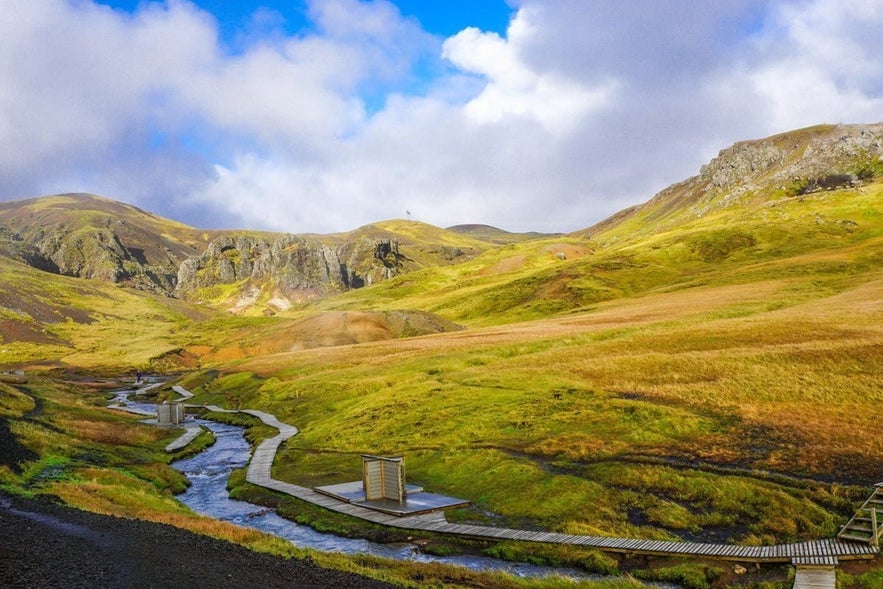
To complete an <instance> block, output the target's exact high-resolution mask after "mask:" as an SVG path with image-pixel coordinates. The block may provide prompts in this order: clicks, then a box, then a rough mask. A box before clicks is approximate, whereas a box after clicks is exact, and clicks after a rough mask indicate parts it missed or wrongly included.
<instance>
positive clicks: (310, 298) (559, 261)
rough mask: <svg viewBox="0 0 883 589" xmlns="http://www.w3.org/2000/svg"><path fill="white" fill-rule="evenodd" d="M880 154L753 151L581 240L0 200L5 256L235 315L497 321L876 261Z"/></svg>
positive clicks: (825, 137)
mask: <svg viewBox="0 0 883 589" xmlns="http://www.w3.org/2000/svg"><path fill="white" fill-rule="evenodd" d="M881 154H883V124H876V125H837V126H831V125H823V126H816V127H810V128H807V129H801V130H797V131H793V132H790V133H784V134H780V135H776V136H773V137H769V138H766V139H760V140H753V141H744V142H740V143H737V144H735V145H733V146H731V147H729V148H727V149H724V150H722V151H721V152H720V154H719V155H718V156H717V157H716V158H714V159H713V160H711V161H710V162H709V163H708V164H706V165H705V166H703V167H702V169H701V170H700V171H699V174H697V175H696V176H694V177H692V178H690V179H687V180H685V181H683V182H680V183H678V184H675V185H673V186H671V187H669V188H667V189H665V190H663V191H661V192H660V193H659V194H657V195H656V196H654V197H653V198H651V199H650V200H649V201H648V202H646V203H645V204H643V205H639V206H636V207H632V208H630V209H627V210H625V211H622V212H620V213H618V214H616V215H614V216H612V217H611V218H609V219H607V220H605V221H603V222H601V223H599V224H596V225H594V226H593V227H589V228H587V229H585V230H583V231H577V232H575V233H572V234H569V235H543V234H534V233H528V234H514V233H509V232H506V231H503V230H500V229H497V228H494V227H491V226H487V225H461V226H455V227H452V228H449V229H441V228H438V227H433V226H431V225H427V224H425V223H419V222H412V221H404V220H391V221H383V222H378V223H374V224H370V225H366V226H364V227H360V228H358V229H356V230H354V231H350V232H346V233H338V234H332V235H315V234H304V235H292V234H284V233H272V232H258V231H203V230H199V229H195V228H193V227H188V226H186V225H183V224H180V223H177V222H175V221H171V220H168V219H162V218H160V217H157V216H155V215H152V214H150V213H147V212H145V211H142V210H140V209H137V208H136V207H132V206H129V205H125V204H122V203H118V202H114V201H112V200H108V199H105V198H101V197H96V196H93V195H82V194H69V195H58V196H53V197H44V198H37V199H30V200H25V201H17V202H10V203H2V204H0V255H3V256H7V257H8V258H10V259H13V260H17V261H19V262H21V263H24V264H27V265H29V266H31V267H33V268H37V269H40V270H43V271H48V272H51V273H55V274H61V275H67V276H73V277H80V278H87V279H95V280H99V281H104V282H107V283H115V284H118V285H122V286H128V287H134V288H137V289H140V290H145V291H149V292H153V293H156V294H160V295H163V296H166V297H173V298H177V299H180V300H182V301H186V302H189V303H196V304H199V305H202V306H203V307H207V308H211V309H216V310H224V311H232V312H234V313H236V314H244V315H253V316H260V315H273V314H279V313H282V314H287V315H289V316H291V317H292V318H296V319H302V318H303V317H304V316H305V315H308V314H310V313H313V312H316V311H323V312H324V311H329V312H338V311H346V312H354V311H370V312H383V313H386V312H390V311H399V310H402V309H412V310H421V311H426V312H430V313H434V314H436V315H438V316H441V317H443V318H444V319H445V320H447V321H451V322H454V323H456V324H461V325H471V326H478V325H499V324H503V323H510V322H513V321H521V320H525V319H537V318H543V317H549V316H554V315H558V314H563V313H573V312H576V311H579V310H583V309H587V308H591V306H593V305H595V304H597V303H599V302H602V301H608V300H613V299H617V298H621V297H631V296H638V295H641V294H644V293H649V292H653V291H655V290H657V289H666V290H672V289H681V288H689V287H690V286H691V285H694V284H696V283H697V281H699V280H705V281H710V280H714V281H721V282H730V283H732V282H735V281H739V280H745V278H744V275H745V274H746V273H748V272H754V273H755V274H756V273H757V272H758V270H757V268H758V267H763V268H764V271H763V272H766V273H769V274H773V273H775V272H777V271H787V272H793V271H794V270H792V269H790V268H792V267H793V266H797V265H799V264H800V263H803V262H798V261H797V260H799V259H803V260H804V261H805V256H808V255H815V256H820V255H821V254H822V252H837V254H836V255H837V256H839V257H843V256H845V255H846V254H845V253H844V252H846V251H849V252H852V253H851V254H849V255H850V256H853V257H856V258H861V257H865V258H870V259H873V258H874V256H877V255H878V253H877V252H878V249H879V243H878V241H877V239H878V238H879V232H880V227H881V220H880V217H879V214H878V213H877V211H879V210H880V208H881V207H880V195H879V193H880V184H879V178H880V176H881V173H883V162H881V160H880V158H881ZM831 255H833V254H831ZM801 256H803V258H801ZM804 268H805V273H806V274H807V275H810V274H812V272H813V271H814V270H812V268H815V266H812V268H810V269H806V268H807V266H805V265H804ZM366 286H372V288H370V289H366V288H363V287H366ZM331 324H335V322H334V321H331V322H329V323H328V325H331ZM381 331H382V329H381ZM332 339H333V338H332ZM343 339H346V337H343ZM286 341H287V340H286ZM285 345H287V343H285V342H283V344H282V346H283V349H285V348H284V346H285ZM292 345H294V344H292Z"/></svg>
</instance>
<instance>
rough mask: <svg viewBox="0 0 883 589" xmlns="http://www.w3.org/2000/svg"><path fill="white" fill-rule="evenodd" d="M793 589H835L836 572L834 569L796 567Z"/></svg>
mask: <svg viewBox="0 0 883 589" xmlns="http://www.w3.org/2000/svg"><path fill="white" fill-rule="evenodd" d="M794 589H837V571H835V570H834V567H831V568H827V569H818V568H806V567H797V574H796V575H794Z"/></svg>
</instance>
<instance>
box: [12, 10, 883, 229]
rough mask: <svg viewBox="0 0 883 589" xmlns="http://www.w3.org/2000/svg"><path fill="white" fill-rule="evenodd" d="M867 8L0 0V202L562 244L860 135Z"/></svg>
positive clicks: (875, 102)
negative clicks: (726, 158) (800, 134)
mask: <svg viewBox="0 0 883 589" xmlns="http://www.w3.org/2000/svg"><path fill="white" fill-rule="evenodd" d="M881 37H883V0H776V1H761V0H721V1H715V2H696V1H693V0H591V1H589V0H505V1H504V0H265V1H261V0H249V1H239V2H225V1H222V0H168V1H166V2H147V1H138V0H118V1H114V2H110V1H105V2H99V1H97V0H0V150H2V151H0V154H2V155H0V200H13V199H20V198H29V197H32V196H38V195H44V194H53V193H59V192H75V191H77V192H93V193H97V194H101V195H104V196H107V197H110V198H114V199H117V200H122V201H125V202H129V203H131V204H134V205H136V206H139V207H141V208H144V209H147V210H150V211H153V212H156V213H158V214H161V215H164V216H167V217H171V218H174V219H178V220H181V221H183V222H186V223H188V224H191V225H194V226H197V227H203V228H260V229H270V230H278V231H289V232H297V233H300V232H319V233H325V232H334V231H344V230H350V229H354V228H356V227H358V226H361V225H364V224H367V223H370V222H373V221H378V220H383V219H390V218H406V217H407V215H408V214H409V213H410V215H411V218H413V219H415V220H420V221H425V222H428V223H432V224H434V225H439V226H449V225H453V224H458V223H488V224H492V225H496V226H498V227H502V228H504V229H508V230H510V231H528V230H537V231H570V230H575V229H579V228H582V227H586V226H589V225H591V224H592V223H594V222H596V221H598V220H600V219H602V218H604V217H606V216H607V215H609V214H611V213H613V212H615V211H617V210H619V209H621V208H623V207H625V206H628V205H630V204H634V203H637V202H643V201H645V200H647V199H648V198H650V197H651V196H652V195H653V194H654V193H655V192H656V191H658V190H660V189H662V188H664V187H665V186H667V185H668V184H671V183H673V182H676V181H679V180H682V179H684V178H686V177H688V176H691V175H694V174H695V173H697V171H698V169H699V167H700V166H701V165H702V164H703V163H704V162H706V161H707V160H708V159H710V158H711V157H713V156H714V155H715V154H716V153H717V152H718V151H719V150H720V149H722V148H724V147H726V146H728V145H730V144H732V143H733V142H735V141H738V140H742V139H750V138H757V137H763V136H767V135H770V134H773V133H777V132H781V131H786V130H789V129H793V128H798V127H803V126H808V125H813V124H818V123H841V122H842V123H860V122H876V121H880V120H883V50H881V47H880V39H881Z"/></svg>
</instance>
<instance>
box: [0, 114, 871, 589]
mask: <svg viewBox="0 0 883 589" xmlns="http://www.w3.org/2000/svg"><path fill="white" fill-rule="evenodd" d="M881 137H883V132H881V126H880V125H876V126H873V125H872V126H864V127H832V126H823V127H813V128H810V129H804V130H800V131H797V132H794V133H791V134H785V135H782V136H776V137H773V138H768V139H764V140H758V141H755V142H744V143H741V144H737V145H736V146H734V147H733V148H729V149H727V150H724V151H722V152H721V155H720V156H719V157H718V158H716V159H715V160H713V161H712V162H710V163H709V164H708V165H707V166H706V167H704V168H703V170H702V171H701V172H700V174H699V175H698V176H696V177H694V178H691V179H688V180H686V181H684V182H683V183H680V184H677V185H675V186H673V187H671V188H669V189H666V190H664V191H662V192H661V193H660V194H659V195H657V196H656V197H654V198H653V199H651V200H650V201H648V202H647V203H646V204H644V205H641V206H639V207H635V208H634V209H631V210H627V211H624V212H623V213H621V214H619V215H616V216H614V217H612V218H611V219H609V220H607V221H606V222H603V223H601V224H599V225H596V226H595V227H590V228H587V229H586V230H584V231H580V232H575V233H571V234H567V235H557V234H556V235H544V234H530V235H527V234H507V233H506V232H500V231H492V230H491V229H488V228H476V227H474V226H468V227H459V228H457V227H453V228H450V229H440V228H435V227H431V226H427V225H425V224H422V223H418V222H413V221H403V220H396V221H385V222H378V223H375V224H373V225H371V226H368V227H364V228H362V229H360V230H357V231H355V232H353V233H352V234H347V235H334V236H286V235H281V234H279V235H277V234H259V233H257V232H232V233H228V234H222V233H221V232H207V231H200V230H196V229H192V228H187V227H185V226H180V225H179V224H175V223H174V222H167V221H165V220H162V219H159V218H156V217H153V216H151V215H149V214H148V213H144V212H143V211H137V210H134V211H133V210H132V209H130V208H127V207H128V206H127V205H121V204H119V203H113V201H108V200H107V199H99V198H95V197H91V196H89V197H79V196H77V197H73V196H59V197H49V198H46V199H34V200H29V201H20V202H18V203H5V204H4V205H3V206H2V207H0V225H2V227H3V228H4V229H5V230H4V231H2V232H0V237H2V238H3V244H2V247H0V253H2V254H3V255H2V256H0V272H2V274H0V277H2V280H0V334H2V339H3V341H2V343H0V352H2V353H0V369H3V370H24V371H25V374H26V375H27V382H25V383H15V382H10V383H0V393H2V394H0V416H2V421H0V423H2V424H3V427H4V429H0V435H2V436H3V437H4V444H7V445H8V447H9V448H10V453H9V454H8V456H9V457H10V458H9V459H8V460H6V461H5V462H4V463H2V464H0V489H2V490H4V491H6V492H10V493H14V494H23V495H49V496H54V497H60V498H62V499H63V500H64V502H65V503H68V504H70V505H73V506H77V507H81V508H85V509H87V510H90V511H96V512H99V513H116V514H123V515H127V516H129V517H136V518H139V519H148V520H151V521H162V522H165V523H172V524H174V525H177V526H180V527H184V528H187V529H191V530H196V531H199V532H200V533H209V534H211V535H215V536H220V537H224V538H228V539H235V540H236V541H238V542H240V543H245V544H248V545H252V546H253V547H258V548H259V549H261V550H268V551H271V552H274V553H277V554H278V553H284V554H291V551H290V549H288V548H283V547H282V545H281V544H279V543H278V542H276V541H275V540H270V539H267V538H265V537H262V536H258V535H248V534H245V533H244V532H242V533H241V532H239V531H236V530H233V529H232V526H228V525H226V524H225V525H217V526H216V524H212V523H210V522H208V521H205V520H204V519H202V518H199V517H197V516H194V515H193V514H191V513H188V512H187V510H186V509H185V508H183V507H182V506H180V504H178V503H177V502H176V501H175V500H174V498H173V493H174V492H175V491H176V490H177V489H180V488H181V486H182V485H185V484H186V483H185V482H184V481H182V480H180V478H179V477H178V476H177V475H175V474H174V473H173V471H172V469H171V468H170V467H169V466H168V463H169V460H170V459H171V458H170V457H168V456H165V455H164V453H163V452H162V451H161V449H162V448H163V447H164V446H165V444H167V443H168V442H169V441H170V440H171V439H173V437H174V435H173V433H172V432H168V431H164V430H158V429H155V428H149V427H146V426H143V425H141V424H138V423H137V420H134V419H130V418H126V417H122V416H119V415H115V414H111V413H110V412H108V411H107V410H106V409H104V408H103V406H102V403H103V401H104V400H105V399H104V393H103V391H106V390H109V389H110V388H111V387H112V386H119V385H120V383H121V382H126V381H125V380H120V377H121V375H127V374H128V375H131V374H134V372H135V371H136V370H138V371H143V372H146V373H155V374H163V375H165V376H167V377H168V378H169V379H170V380H169V382H168V386H167V387H164V388H163V390H162V391H161V393H160V397H159V398H160V399H162V398H165V397H167V396H172V393H171V390H170V388H169V387H171V386H172V385H173V384H180V385H181V386H184V387H185V388H187V389H188V390H190V391H192V392H193V393H194V394H195V395H196V396H195V399H194V402H196V403H198V404H200V405H207V404H214V405H219V406H222V407H225V408H228V409H240V408H250V409H261V410H264V411H267V412H270V413H273V414H274V415H276V416H278V417H279V419H280V420H282V421H283V422H286V423H294V424H297V426H298V428H299V429H300V431H301V433H300V435H298V436H297V437H296V438H294V439H292V440H291V441H290V442H289V443H287V444H286V445H284V446H283V447H282V449H281V450H280V452H279V454H278V455H277V458H276V461H275V463H274V468H273V476H274V477H275V478H277V479H280V480H283V481H287V482H290V483H293V484H296V485H303V486H307V487H314V486H318V485H326V484H335V483H339V482H344V481H348V480H357V479H359V477H360V470H359V468H360V467H359V460H358V457H359V455H360V454H365V453H367V454H383V455H386V454H389V455H404V456H405V457H406V461H407V468H408V479H409V481H415V482H419V484H421V485H423V486H426V487H427V488H431V489H433V490H434V491H437V492H440V493H444V494H449V495H451V496H455V497H464V498H467V499H468V500H470V501H471V502H472V506H471V507H470V508H466V509H459V510H454V511H451V512H449V513H447V514H446V516H447V518H448V520H449V521H451V522H454V523H462V524H477V525H490V526H500V527H517V528H524V529H528V530H536V531H544V532H556V533H563V534H580V535H597V536H617V537H630V538H641V539H649V540H665V541H694V542H718V543H733V544H738V545H746V546H765V545H772V544H781V543H790V542H799V541H804V540H814V539H822V538H832V537H834V536H836V534H837V532H838V530H839V529H840V527H841V526H842V525H843V524H844V523H845V522H846V521H847V520H848V519H849V517H850V516H851V515H852V513H853V511H854V510H855V508H856V507H858V506H859V505H860V504H861V503H862V501H863V500H864V499H865V498H866V497H867V496H868V495H869V493H870V489H871V488H872V487H873V485H874V484H876V483H879V482H881V481H883V467H881V465H883V447H881V445H880V443H879V440H880V434H879V421H880V420H879V413H880V407H881V402H883V387H881V382H883V369H881V368H883V366H881V362H880V358H881V357H883V163H881V160H880V159H879V158H880V157H881V155H883V139H881ZM841 176H842V177H845V178H846V180H845V182H846V184H845V185H844V184H843V181H841V182H839V183H838V182H834V181H833V180H832V181H830V182H828V181H827V180H826V179H830V178H840V177H841ZM841 180H842V179H841ZM89 211H91V212H89ZM96 211H98V212H97V213H96ZM87 212H88V214H87ZM110 212H112V213H113V215H115V218H116V221H113V222H108V221H107V219H108V218H109V217H108V215H109V214H110ZM99 213H100V214H99ZM130 215H131V217H130ZM25 219H28V220H27V222H26V221H25ZM95 219H99V220H98V221H95ZM50 220H51V222H50ZM114 223H116V224H117V225H120V224H122V225H124V226H126V227H128V228H130V229H129V233H126V232H123V231H121V230H118V229H114V227H115V225H114ZM132 227H138V231H134V230H131V228H132ZM98 229H100V231H99V230H98ZM41 232H42V233H41ZM47 232H54V234H57V235H59V236H60V237H59V238H58V239H57V240H56V242H58V243H60V242H64V241H65V240H66V239H67V238H68V237H70V236H74V235H80V236H82V237H81V239H80V242H79V244H80V245H79V246H78V247H79V248H80V249H79V250H78V251H80V252H87V253H85V254H84V255H83V257H82V259H83V260H91V261H93V262H96V263H97V262H98V261H101V263H99V264H97V265H96V264H92V265H91V266H90V265H88V264H81V263H78V262H76V260H79V259H80V258H76V256H74V257H73V258H72V257H71V255H72V254H69V255H64V256H61V254H59V252H64V251H73V250H72V249H71V248H72V247H73V246H71V245H70V244H68V245H63V246H59V247H57V248H56V249H52V248H49V246H48V245H47V243H48V242H47V237H46V236H47V235H48V233H47ZM108 232H110V233H108ZM38 235H42V237H40V238H39V239H38V238H37V237H35V236H38ZM133 235H137V239H138V240H140V241H137V242H136V240H135V237H133ZM96 236H97V237H96ZM102 236H104V237H102ZM49 241H51V240H49ZM56 242H53V243H56ZM58 243H56V245H58ZM115 244H116V245H115ZM379 244H380V245H382V246H383V247H379ZM53 247H54V246H53ZM65 248H67V249H65ZM89 248H97V249H89ZM74 249H76V248H74ZM135 250H138V251H142V252H144V253H143V254H142V255H141V256H140V258H139V256H136V255H134V254H133V253H132V252H134V251H135ZM97 251H100V252H103V253H101V255H98V254H96V253H94V252H97ZM40 252H42V253H40ZM88 252H93V253H88ZM107 252H111V253H107ZM114 252H115V253H114ZM157 252H164V253H163V254H162V255H160V254H159V253H157ZM114 256H116V257H114ZM162 256H165V257H162ZM50 262H51V263H50ZM78 264H79V265H78ZM108 268H111V269H113V268H116V269H117V270H113V271H111V270H107V269H108ZM120 268H121V269H122V270H119V269H120ZM182 268H184V270H182ZM102 269H103V270H102ZM65 274H67V275H65ZM182 279H183V280H182ZM185 286H186V287H185ZM102 379H106V380H107V385H106V386H105V385H102ZM243 425H247V426H248V427H249V429H248V434H247V435H248V437H249V440H250V441H251V442H252V443H253V444H257V443H259V442H260V441H261V440H263V439H265V438H267V437H270V436H272V435H274V432H273V431H272V430H271V429H270V428H266V427H265V426H262V425H260V424H256V423H251V422H247V421H246V422H243ZM6 431H8V432H9V433H8V434H7V433H5V432H6ZM9 438H12V439H11V440H10V439H9ZM201 443H202V444H203V445H204V444H207V443H210V441H209V440H208V439H203V440H202V441H201ZM4 448H6V446H4ZM198 448H199V443H197V444H196V446H195V450H198ZM13 450H14V451H13ZM195 450H192V449H191V450H188V451H195ZM13 457H14V458H13ZM230 489H231V493H232V494H233V495H234V496H236V497H239V498H242V499H246V500H249V501H253V502H256V503H262V504H268V505H269V504H272V505H274V506H276V507H277V509H279V510H280V513H282V514H283V515H286V516H287V517H291V518H292V519H295V520H296V521H298V522H300V523H306V524H310V525H313V526H315V527H317V528H319V529H326V530H335V531H338V532H340V533H345V534H348V535H354V536H372V535H382V534H383V533H385V532H381V531H379V530H377V529H375V528H372V527H371V526H367V525H363V524H360V523H358V522H355V521H351V520H349V519H348V518H346V517H344V516H338V515H330V514H327V513H323V512H322V510H320V509H317V508H314V507H311V506H308V505H303V504H299V503H298V502H297V501H295V500H291V499H288V498H282V497H279V496H277V495H274V494H273V493H270V492H268V491H266V490H263V489H259V488H257V487H255V486H253V485H250V484H249V483H247V482H246V481H245V479H244V475H243V474H242V473H239V474H237V473H234V476H233V477H231V481H230ZM280 506H281V507H280ZM431 545H433V546H434V548H433V549H435V550H467V551H468V550H479V551H484V552H485V553H487V554H491V555H492V556H497V557H507V558H513V559H522V560H529V559H534V560H541V561H544V562H555V563H562V564H566V565H568V566H571V565H577V566H582V567H583V568H586V569H588V570H592V571H598V572H605V573H609V572H617V571H619V572H622V571H629V572H632V573H635V574H636V575H637V576H638V577H640V578H644V579H648V580H654V579H655V580H674V582H678V583H681V584H682V586H685V587H688V586H693V587H715V588H717V587H725V586H728V584H730V583H732V584H735V585H737V586H738V584H740V583H741V581H740V579H738V578H735V577H733V575H732V574H729V569H730V568H732V567H729V568H727V571H725V572H726V573H727V574H724V572H716V571H717V568H720V567H717V568H715V567H716V565H713V564H709V563H707V562H702V561H701V560H700V561H695V562H688V563H681V562H663V563H658V562H654V563H648V566H647V567H646V568H647V570H650V569H652V570H654V571H656V572H655V573H653V572H648V573H643V572H642V573H636V571H639V570H644V568H642V567H641V566H635V564H634V563H627V562H621V561H619V560H617V558H612V557H611V556H610V555H606V554H602V553H599V552H586V551H569V549H561V548H558V549H553V548H539V547H535V546H529V545H526V544H525V543H519V542H516V541H512V542H509V541H505V542H499V543H493V544H487V545H480V546H476V545H471V544H469V543H468V542H466V543H464V544H458V543H457V542H453V541H447V540H444V539H439V538H433V542H432V544H431ZM318 558H320V560H321V562H323V563H327V564H328V565H329V566H334V567H337V568H345V569H347V570H357V571H358V572H361V573H363V574H368V575H371V576H374V577H375V578H379V579H382V580H385V581H389V582H393V583H403V584H405V585H407V583H414V584H415V585H414V586H418V585H419V583H418V582H417V581H415V580H414V579H415V578H416V575H429V576H428V577H426V578H427V579H436V580H437V579H443V578H444V576H445V575H446V574H448V573H438V574H437V575H436V576H432V575H433V573H431V572H427V571H421V570H419V567H418V568H410V566H409V567H404V568H403V567H401V566H393V565H387V564H382V563H377V562H373V561H370V559H368V560H365V559H362V560H358V559H357V560H356V563H357V564H355V565H354V564H352V561H350V560H347V559H344V558H343V557H339V556H323V557H318ZM650 565H652V566H650ZM678 567H686V569H689V571H690V572H689V573H688V572H684V571H681V573H678V574H675V573H667V572H665V571H667V570H669V569H673V568H675V569H676V568H678ZM686 569H685V570H686ZM712 569H714V570H712ZM881 570H883V569H881V568H880V564H879V559H878V560H877V561H875V562H874V563H873V564H872V565H861V566H859V565H852V564H849V563H844V564H843V566H842V567H841V571H842V574H843V575H844V577H843V578H844V579H846V580H847V581H848V584H845V585H844V586H845V587H855V588H862V589H869V588H872V587H878V586H879V585H875V583H878V582H879V581H880V579H881ZM776 574H777V575H779V576H781V577H783V578H784V575H786V572H785V571H777V572H776ZM678 575H680V576H678ZM694 577H696V578H697V579H701V580H695V579H694ZM685 579H693V580H685ZM766 581H767V580H766V579H759V578H756V579H754V580H753V581H751V582H757V583H760V582H766ZM434 582H435V581H427V584H432V583H434ZM438 582H439V583H441V584H443V583H444V581H438ZM461 582H463V583H466V581H463V580H462V579H460V580H459V581H456V582H451V583H450V585H451V586H459V585H458V583H461ZM475 582H476V583H480V584H482V586H484V584H485V583H488V582H489V581H487V580H483V581H475ZM509 582H510V581H505V582H504V581H500V585H499V586H508V585H506V583H509ZM511 582H512V583H516V584H517V583H519V581H511ZM627 582H628V583H631V582H632V581H627ZM634 582H635V583H637V581H634ZM525 583H527V582H526V581H525ZM689 583H695V584H694V585H690V584H689ZM702 583H704V585H703V584H702ZM741 584H743V585H744V586H750V585H747V584H744V583H741ZM624 586H631V585H624ZM635 586H637V585H635ZM758 586H759V585H758Z"/></svg>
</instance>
